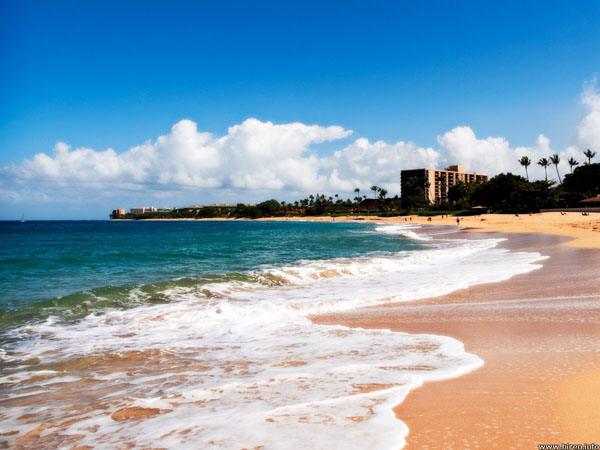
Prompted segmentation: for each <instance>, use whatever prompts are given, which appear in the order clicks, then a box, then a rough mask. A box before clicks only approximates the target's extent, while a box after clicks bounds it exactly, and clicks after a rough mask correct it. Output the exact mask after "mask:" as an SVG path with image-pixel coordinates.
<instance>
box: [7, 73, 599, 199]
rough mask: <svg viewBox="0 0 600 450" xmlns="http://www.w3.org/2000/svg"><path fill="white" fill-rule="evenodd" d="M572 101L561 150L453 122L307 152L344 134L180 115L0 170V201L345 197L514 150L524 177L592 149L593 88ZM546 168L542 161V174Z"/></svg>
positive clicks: (492, 163)
mask: <svg viewBox="0 0 600 450" xmlns="http://www.w3.org/2000/svg"><path fill="white" fill-rule="evenodd" d="M581 100H582V104H583V105H585V107H586V108H587V110H588V111H587V114H586V116H585V117H584V119H583V120H582V121H581V122H580V123H579V125H578V126H577V128H576V130H575V133H574V140H573V143H572V145H571V146H569V147H568V148H566V149H565V150H564V151H562V152H559V151H556V150H555V149H553V148H552V147H551V145H550V140H549V139H548V138H547V137H546V136H544V135H541V134H540V135H539V136H538V138H537V141H536V142H535V144H534V145H532V146H517V147H513V146H511V144H510V143H509V141H508V140H507V139H505V138H504V137H492V136H490V137H486V138H479V137H477V136H476V134H475V132H474V131H473V130H472V129H471V128H470V127H468V126H459V127H456V128H454V129H452V130H450V131H448V132H446V133H444V134H442V135H440V136H438V145H439V148H438V149H434V148H431V147H420V146H418V145H417V144H415V143H413V142H404V141H399V142H396V143H387V142H384V141H374V142H370V141H369V140H368V139H366V138H363V137H359V138H356V139H354V140H353V141H352V142H350V143H349V144H347V145H346V146H345V147H343V148H341V149H339V150H338V151H335V152H333V154H331V155H329V156H324V155H319V154H318V152H317V151H316V150H315V147H314V146H315V145H316V144H319V143H323V142H327V141H337V140H340V139H344V138H347V137H348V136H350V135H351V134H352V131H350V130H345V129H344V128H342V127H340V126H329V127H323V126H318V125H305V124H302V123H289V124H273V123H271V122H261V121H259V120H257V119H247V120H245V121H244V122H243V123H241V124H238V125H235V126H232V127H230V128H229V129H228V131H227V133H226V134H225V135H223V136H215V135H213V134H211V133H208V132H205V131H198V128H197V125H196V123H194V122H192V121H191V120H181V121H180V122H178V123H176V124H175V125H174V126H173V127H172V129H171V131H170V132H169V133H168V134H166V135H163V136H159V137H158V138H157V139H156V140H155V141H154V142H152V141H147V142H145V143H143V144H141V145H138V146H136V147H133V148H131V149H129V150H127V151H125V152H121V153H117V152H116V151H115V150H113V149H110V148H109V149H107V150H104V151H97V150H93V149H90V148H75V149H72V148H70V147H69V146H68V145H67V144H65V143H62V142H59V143H57V144H56V145H55V147H54V149H53V152H52V153H51V154H45V153H39V154H37V155H35V156H34V157H33V158H32V159H28V160H25V161H23V162H22V163H21V164H19V165H13V166H9V167H0V199H2V200H4V201H5V202H6V203H11V204H15V205H16V204H19V203H27V202H30V203H32V202H38V203H44V202H63V203H69V202H71V203H73V204H76V203H77V202H80V201H81V197H86V196H87V197H88V198H90V197H94V198H96V199H98V198H100V199H101V198H115V197H119V196H120V198H138V199H139V198H146V199H148V200H147V201H148V202H151V201H152V200H153V199H156V200H157V201H159V202H160V203H161V204H164V203H169V202H173V203H174V202H177V201H179V200H177V199H178V198H179V199H181V198H183V197H181V196H179V197H178V193H182V192H187V193H188V194H189V195H188V196H187V197H185V198H186V199H187V198H192V197H193V198H194V199H197V200H198V201H200V198H205V199H207V198H208V199H213V200H215V201H217V200H223V199H225V198H228V199H229V200H230V201H235V200H242V199H244V200H245V201H248V200H255V201H259V200H262V199H265V198H268V197H276V198H282V199H283V198H286V197H290V196H299V195H302V196H304V195H308V194H310V193H316V192H320V193H327V194H332V193H336V192H337V193H340V194H345V193H351V192H352V191H353V190H354V188H355V187H358V188H360V189H361V191H362V192H363V193H368V191H369V187H370V186H371V185H373V184H376V185H378V186H382V187H385V188H386V189H387V190H388V191H389V192H390V194H391V195H394V194H395V193H396V192H398V175H399V171H400V170H402V169H409V168H417V167H430V168H438V167H439V168H443V167H445V166H446V165H450V164H461V165H464V166H465V167H466V168H467V170H469V171H477V172H480V173H484V174H488V175H495V174H497V173H500V172H513V173H517V174H522V175H524V170H523V168H522V167H521V166H520V165H519V163H518V160H519V159H520V158H521V157H522V156H528V157H530V158H531V160H532V162H533V164H532V165H531V166H530V168H529V176H530V179H543V178H544V170H543V169H542V168H541V167H540V166H538V165H537V161H538V160H539V159H540V158H543V157H549V156H550V155H551V154H553V153H558V154H559V155H560V156H561V159H562V162H561V165H560V170H561V174H564V173H566V172H568V170H569V169H568V165H567V163H566V160H567V159H568V158H569V157H571V156H573V157H575V159H577V160H578V161H580V162H581V163H583V162H584V157H583V155H582V152H583V151H584V150H585V149H587V148H591V149H592V150H600V149H598V148H597V146H598V143H599V142H600V93H598V90H597V89H596V87H595V82H593V83H591V84H588V85H586V86H585V88H584V90H583V93H582V95H581ZM554 175H555V171H554V169H553V168H551V170H549V176H550V177H554ZM202 193H204V195H201V194H202ZM296 198H297V197H296ZM186 201H187V200H186ZM192 201H194V200H192Z"/></svg>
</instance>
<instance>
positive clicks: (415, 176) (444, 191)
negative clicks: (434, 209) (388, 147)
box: [400, 166, 488, 203]
mask: <svg viewBox="0 0 600 450" xmlns="http://www.w3.org/2000/svg"><path fill="white" fill-rule="evenodd" d="M487 179H488V177H487V175H482V174H480V173H477V172H473V173H468V172H465V168H464V167H463V166H448V167H446V168H445V169H444V170H436V169H412V170H403V171H401V172H400V180H401V181H400V186H401V189H402V197H403V198H406V197H410V196H413V195H423V196H424V197H425V198H426V199H427V200H429V202H430V203H435V202H436V201H441V202H447V201H448V189H450V188H451V187H452V186H454V185H455V184H458V183H482V182H484V181H487Z"/></svg>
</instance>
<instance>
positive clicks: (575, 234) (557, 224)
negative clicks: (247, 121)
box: [115, 212, 600, 248]
mask: <svg viewBox="0 0 600 450" xmlns="http://www.w3.org/2000/svg"><path fill="white" fill-rule="evenodd" d="M427 219H428V218H427V217H423V216H396V217H377V216H339V217H329V216H302V217H301V216H298V217H264V218H260V219H247V218H240V219H232V218H223V217H216V218H200V219H189V218H188V219H140V220H139V221H142V222H162V221H164V222H168V221H253V220H256V221H275V222H283V221H285V222H288V221H289V222H295V221H298V222H361V223H364V222H377V223H403V224H406V223H409V224H419V225H449V226H456V225H457V223H456V217H455V216H450V217H446V218H441V217H440V216H435V217H432V218H431V222H429V221H428V220H427ZM115 221H127V222H137V221H138V220H134V219H118V220H115ZM460 227H462V228H463V229H465V230H472V231H477V232H502V233H510V234H512V233H539V234H545V235H555V236H564V237H569V238H572V239H571V240H568V241H564V242H562V243H561V245H564V246H567V247H585V248H600V215H598V214H592V215H590V216H582V215H581V213H575V212H569V213H566V214H565V215H564V216H563V215H561V214H560V213H558V212H551V213H537V214H532V215H521V216H520V217H517V216H515V215H514V214H482V215H479V216H466V217H461V221H460Z"/></svg>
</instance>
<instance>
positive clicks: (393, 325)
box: [313, 213, 600, 449]
mask: <svg viewBox="0 0 600 450" xmlns="http://www.w3.org/2000/svg"><path fill="white" fill-rule="evenodd" d="M400 219H401V220H400V221H401V222H404V219H403V218H400ZM379 220H381V219H379ZM389 220H390V219H385V221H386V222H387V221H389ZM393 220H394V221H399V220H398V218H394V219H393ZM409 220H410V219H409ZM452 221H454V222H455V221H456V219H455V218H448V219H437V218H434V219H433V220H432V223H433V224H447V225H450V224H451V223H452ZM412 222H413V223H419V222H422V223H425V224H429V223H430V222H428V221H427V219H426V218H415V217H413V218H412ZM599 225H600V220H598V218H594V216H593V215H592V216H581V215H580V214H568V215H567V216H561V215H560V214H559V213H551V214H537V215H533V216H522V217H515V216H496V215H487V216H481V217H468V218H465V219H464V220H463V221H461V226H463V227H464V228H465V229H463V231H462V232H460V233H459V234H457V235H454V236H457V237H458V236H460V237H461V238H477V237H482V236H489V234H487V233H493V234H492V235H493V236H494V237H507V238H508V239H507V240H506V241H505V242H504V243H503V244H502V245H503V246H504V247H505V248H509V249H511V250H513V251H537V252H540V253H541V254H543V255H546V256H548V257H549V258H548V259H546V260H545V261H544V262H543V267H542V268H541V269H538V270H535V271H533V272H530V273H527V274H522V275H517V276H514V277H513V278H511V279H510V280H508V281H504V282H500V283H490V284H483V285H477V286H472V287H470V288H468V289H464V290H459V291H455V292H453V293H451V294H449V295H445V296H442V297H438V298H430V299H423V300H418V301H414V302H407V303H404V304H395V305H390V306H389V307H377V308H368V309H363V310H358V311H353V312H348V313H343V314H336V315H330V316H322V317H315V318H313V320H314V321H315V322H318V323H339V324H344V325H347V326H352V327H366V328H371V327H373V328H389V329H391V330H394V331H402V332H408V333H422V334H437V335H444V336H451V337H454V338H456V339H458V340H460V341H461V342H463V343H464V345H465V349H466V350H467V351H468V352H472V353H475V354H477V355H478V356H479V357H481V358H482V359H483V360H484V361H485V365H484V366H483V367H482V368H480V369H478V370H476V371H474V372H472V373H470V374H467V375H465V376H462V377H459V378H456V379H452V380H446V381H440V382H435V383H429V384H426V385H425V386H424V387H422V388H420V389H417V390H415V391H412V392H411V393H410V394H409V395H408V397H407V399H406V400H405V401H404V402H403V403H402V404H401V405H399V406H398V407H397V408H396V409H395V412H396V415H397V417H398V418H400V419H401V420H403V421H404V422H405V423H406V424H407V425H408V427H409V429H410V432H409V435H408V438H407V446H406V448H408V449H451V448H453V449H465V448H471V449H473V448H483V449H485V448H506V449H512V448H515V449H520V448H523V449H525V448H538V445H539V444H561V443H570V444H584V443H588V444H589V443H596V444H600V426H598V424H600V409H599V408H598V404H600V281H599V280H600V252H599V251H598V250H597V248H598V247H600V233H599V232H598V231H599ZM475 230H476V231H477V232H474V231H475ZM479 231H485V232H486V234H485V235H483V234H481V233H479ZM499 232H502V233H499ZM525 232H527V233H526V234H525ZM507 233H510V234H507ZM515 233H516V234H515Z"/></svg>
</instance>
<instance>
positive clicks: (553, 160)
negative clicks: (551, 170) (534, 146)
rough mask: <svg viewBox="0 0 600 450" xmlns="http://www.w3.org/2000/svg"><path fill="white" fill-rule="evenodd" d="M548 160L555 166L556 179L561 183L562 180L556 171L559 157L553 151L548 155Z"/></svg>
mask: <svg viewBox="0 0 600 450" xmlns="http://www.w3.org/2000/svg"><path fill="white" fill-rule="evenodd" d="M550 162H551V163H552V164H554V167H556V174H557V175H558V181H559V183H560V184H562V180H561V179H560V173H559V172H558V163H559V162H560V157H559V156H558V155H557V154H556V153H555V154H554V155H552V156H551V157H550Z"/></svg>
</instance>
